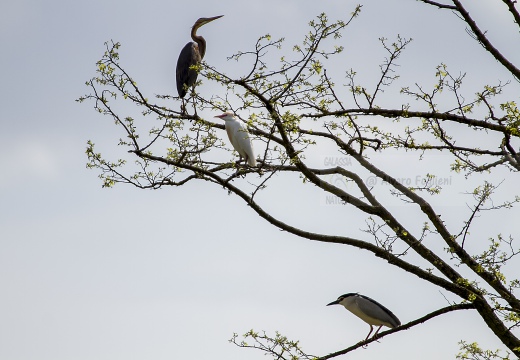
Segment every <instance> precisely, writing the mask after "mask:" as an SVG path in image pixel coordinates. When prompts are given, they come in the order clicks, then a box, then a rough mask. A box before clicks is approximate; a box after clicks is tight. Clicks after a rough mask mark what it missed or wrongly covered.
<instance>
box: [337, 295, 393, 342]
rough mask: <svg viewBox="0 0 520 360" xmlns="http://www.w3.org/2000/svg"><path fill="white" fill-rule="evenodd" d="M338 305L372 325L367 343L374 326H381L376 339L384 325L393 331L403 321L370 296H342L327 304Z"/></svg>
mask: <svg viewBox="0 0 520 360" xmlns="http://www.w3.org/2000/svg"><path fill="white" fill-rule="evenodd" d="M337 304H339V305H343V306H344V307H345V308H346V309H347V310H348V311H350V312H351V313H353V314H354V315H356V316H357V317H358V318H360V319H361V320H363V321H364V322H366V323H367V324H368V325H370V332H369V333H368V335H367V337H366V339H365V341H366V340H367V339H368V337H369V336H370V334H372V331H373V330H374V329H373V327H372V325H375V326H379V327H378V328H377V330H376V333H375V334H374V337H375V336H376V335H377V333H378V332H379V330H380V329H381V327H382V326H383V325H384V326H387V327H389V328H392V329H393V328H395V327H397V326H399V325H401V321H399V319H398V318H397V316H395V315H394V314H393V313H392V312H391V311H390V310H388V309H387V308H386V307H384V306H383V305H381V304H380V303H378V302H377V301H375V300H373V299H371V298H369V297H368V296H364V295H360V294H354V293H349V294H345V295H341V296H340V297H339V298H338V299H337V300H336V301H333V302H331V303H330V304H327V306H329V305H337Z"/></svg>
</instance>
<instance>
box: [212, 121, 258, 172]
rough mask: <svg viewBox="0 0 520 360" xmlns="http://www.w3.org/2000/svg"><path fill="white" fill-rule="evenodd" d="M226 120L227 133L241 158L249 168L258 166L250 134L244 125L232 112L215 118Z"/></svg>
mask: <svg viewBox="0 0 520 360" xmlns="http://www.w3.org/2000/svg"><path fill="white" fill-rule="evenodd" d="M215 117H217V118H220V119H222V120H224V121H225V122H226V123H225V126H226V132H227V134H228V137H229V141H230V142H231V145H233V148H235V150H236V151H237V152H238V154H239V155H240V158H244V159H245V161H246V162H247V163H248V164H249V166H256V159H255V153H254V151H253V143H252V142H251V138H250V135H249V132H248V131H247V128H246V126H245V124H244V123H242V122H241V121H239V120H237V119H236V118H235V116H234V115H233V114H232V113H230V112H225V113H223V114H222V115H217V116H215Z"/></svg>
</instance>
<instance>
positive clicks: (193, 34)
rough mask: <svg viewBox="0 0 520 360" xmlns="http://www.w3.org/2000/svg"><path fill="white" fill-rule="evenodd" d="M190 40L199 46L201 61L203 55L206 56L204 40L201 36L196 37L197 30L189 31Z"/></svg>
mask: <svg viewBox="0 0 520 360" xmlns="http://www.w3.org/2000/svg"><path fill="white" fill-rule="evenodd" d="M191 38H192V39H193V41H195V42H196V43H197V45H198V46H199V54H200V58H201V59H202V58H203V57H204V54H206V40H204V38H203V37H202V36H198V35H197V28H192V29H191Z"/></svg>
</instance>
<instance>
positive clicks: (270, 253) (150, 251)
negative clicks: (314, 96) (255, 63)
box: [0, 0, 520, 360]
mask: <svg viewBox="0 0 520 360" xmlns="http://www.w3.org/2000/svg"><path fill="white" fill-rule="evenodd" d="M362 3H363V5H364V7H363V10H362V12H361V15H360V17H359V18H358V19H356V20H355V21H354V23H353V24H352V26H350V27H349V28H347V30H346V32H345V35H344V37H343V38H342V41H344V46H345V48H346V50H345V52H344V54H343V56H344V62H343V63H340V64H338V68H337V69H335V70H337V71H338V74H340V75H341V74H342V72H343V71H344V70H346V69H349V68H354V69H356V70H357V71H358V73H359V77H360V79H365V80H366V81H368V80H370V79H373V78H375V77H376V76H377V72H378V67H377V65H378V64H379V63H380V61H381V59H382V58H383V56H384V52H383V50H382V49H381V47H380V46H378V38H379V37H381V36H385V37H388V38H390V39H394V38H395V36H396V35H397V34H401V36H404V37H412V38H414V42H413V43H412V44H411V45H410V46H409V50H408V51H407V52H405V53H404V55H403V57H402V58H401V60H400V62H399V63H400V64H401V68H400V71H401V73H402V75H403V77H402V79H400V80H399V83H398V86H405V85H407V84H408V85H410V86H413V84H414V83H415V82H420V83H423V84H426V85H428V84H430V85H432V84H433V83H434V79H433V74H434V73H435V66H436V65H438V64H440V63H441V62H444V63H446V64H448V66H449V68H450V69H451V70H452V71H453V72H454V73H459V72H467V84H468V85H467V87H466V95H467V97H471V96H473V94H474V92H476V91H477V90H478V89H477V88H475V86H478V87H482V86H483V85H484V84H487V83H492V82H493V83H494V82H496V80H503V81H504V80H507V79H508V74H507V73H506V72H505V71H503V70H502V69H501V68H500V67H498V66H497V64H496V62H495V61H494V60H492V59H491V58H490V56H489V55H488V54H486V53H485V52H484V51H483V50H482V48H481V47H480V45H478V44H477V43H476V42H474V41H472V40H471V39H470V38H469V36H468V35H467V34H466V32H465V31H464V28H465V25H464V24H463V23H462V22H461V21H460V20H459V19H458V18H457V17H456V16H455V15H453V14H451V13H450V12H449V11H441V10H436V9H435V8H432V7H428V6H426V5H424V4H420V3H418V2H416V1H412V0H391V1H384V2H380V1H364V2H362ZM188 4H190V5H188ZM194 4H196V5H194ZM355 5H356V2H352V1H309V0H305V1H299V0H292V1H279V0H276V1H263V2H246V1H236V0H235V1H231V0H229V1H226V0H222V1H218V2H215V1H207V0H204V1H199V2H196V3H193V2H192V3H189V2H187V1H186V2H176V1H158V0H151V1H147V2H143V1H121V0H117V1H99V0H95V1H89V2H85V1H82V2H80V1H65V0H50V1H45V2H41V1H35V0H17V1H10V2H9V3H5V4H3V5H2V7H1V11H0V44H1V46H2V56H0V73H1V78H2V87H1V89H0V99H1V104H2V106H1V108H0V140H1V144H2V145H3V151H2V154H1V155H0V168H1V169H2V176H1V177H0V204H1V205H0V289H1V296H0V358H2V359H10V360H29V359H38V360H62V359H63V360H65V359H67V360H69V359H74V360H81V359H96V360H103V359H106V360H118V359H125V360H127V359H154V360H160V359H172V358H175V359H177V358H214V359H239V358H240V359H244V358H251V359H255V358H258V359H260V358H264V357H261V356H262V355H261V353H259V352H258V353H255V352H253V351H248V350H240V349H238V348H236V347H234V346H233V345H231V344H229V343H228V342H227V340H228V339H229V338H230V337H231V336H232V334H233V332H238V333H244V332H246V331H248V330H249V329H251V328H254V329H256V330H266V331H267V332H269V333H271V334H274V331H275V330H278V331H280V332H281V333H283V334H284V335H287V336H288V337H290V338H292V339H300V340H301V345H302V347H303V348H304V350H306V351H307V352H309V353H312V354H315V355H325V354H327V353H329V352H333V351H337V350H340V349H343V348H345V347H347V346H349V345H352V344H353V343H355V342H357V341H359V340H361V339H363V338H364V336H365V335H366V333H367V332H368V326H367V325H366V324H365V323H363V322H362V321H361V320H359V319H357V318H355V317H354V316H353V315H352V314H350V313H348V312H347V311H346V310H344V309H340V308H339V307H338V308H330V307H329V308H327V307H325V305H326V304H327V303H329V302H330V301H332V300H334V299H336V298H337V296H338V295H340V294H343V293H347V292H360V293H362V294H365V295H368V296H370V297H373V298H375V299H376V300H378V301H380V302H381V303H383V304H384V305H386V306H387V307H389V308H390V309H391V310H392V311H394V313H395V314H396V315H397V316H398V317H399V318H400V319H401V321H402V322H403V323H404V322H407V321H410V320H412V319H414V318H416V317H419V316H422V315H424V314H425V313H427V312H429V311H432V310H435V309H436V308H437V307H441V306H445V305H446V302H445V299H444V297H443V294H441V293H440V292H439V291H438V290H437V289H435V288H433V287H432V286H427V285H424V284H422V282H421V281H419V280H418V279H417V278H415V277H414V276H411V275H408V274H403V273H402V271H399V270H397V269H396V268H393V267H390V266H388V265H386V263H384V262H383V261H382V260H380V259H377V258H375V257H374V256H372V255H371V254H369V253H367V252H362V251H360V250H357V249H352V248H348V247H345V246H339V245H338V246H334V245H325V244H320V243H311V242H309V241H306V240H302V239H298V238H295V237H294V236H291V235H289V234H287V233H284V232H280V231H278V230H276V229H274V228H273V227H272V226H270V225H269V224H267V223H266V222H265V221H263V220H262V219H260V218H258V217H257V216H256V215H255V214H254V213H253V212H252V211H251V210H250V209H249V208H248V207H247V206H246V205H245V204H244V203H243V202H241V201H240V200H239V199H238V198H236V197H234V196H228V194H227V193H226V192H225V191H222V190H221V189H219V188H217V187H215V186H210V185H208V184H205V183H196V184H190V185H189V186H186V187H182V188H179V189H164V190H161V191H142V190H137V189H135V188H133V187H130V186H123V185H119V186H116V187H115V188H114V189H111V190H107V189H101V182H100V181H99V179H98V178H97V175H98V173H96V172H95V171H89V170H87V169H86V168H85V163H86V156H85V154H84V152H85V148H86V141H87V140H88V139H91V140H93V141H94V142H95V143H96V144H99V146H100V147H103V146H105V147H106V148H111V144H112V143H114V141H116V140H117V139H118V137H119V133H118V132H117V129H116V128H115V127H114V126H113V122H112V121H111V120H109V119H108V118H103V117H101V116H98V115H97V114H96V113H95V111H94V110H93V109H92V106H91V104H81V105H80V104H77V103H75V102H74V100H75V99H76V98H78V97H79V96H81V95H83V94H84V93H85V92H87V91H88V89H87V87H86V86H85V85H84V82H85V81H86V80H88V79H89V78H91V77H92V76H93V75H94V73H95V69H96V68H95V62H96V61H97V60H98V59H99V58H100V56H101V55H102V53H103V52H104V50H105V48H104V45H103V43H104V42H105V41H108V40H110V39H113V40H114V41H119V42H121V43H122V48H121V63H122V64H123V65H124V67H125V68H126V70H128V71H129V72H130V74H131V75H132V76H133V78H134V79H135V80H137V82H138V83H139V84H140V86H141V88H142V89H143V90H145V91H146V92H147V93H149V94H150V95H153V94H156V93H159V94H166V93H170V94H175V83H174V78H175V73H174V70H175V63H176V60H177V56H178V54H179V52H180V49H181V48H182V47H183V46H184V44H185V43H186V42H187V41H189V29H190V27H191V25H192V24H193V22H194V21H195V20H196V19H197V18H198V17H201V16H215V15H221V14H224V15H225V17H224V18H222V19H220V20H218V22H214V23H211V24H210V25H207V27H204V28H202V30H201V31H200V34H202V35H203V36H204V37H205V38H206V40H207V41H208V50H207V54H206V58H205V60H206V61H207V62H208V63H210V64H211V65H213V66H216V67H217V68H219V69H221V70H222V71H225V72H227V73H230V74H240V71H241V70H243V68H241V67H239V66H238V67H237V64H236V63H235V62H234V61H226V57H227V56H230V55H231V54H233V53H234V52H236V51H238V50H248V49H251V48H252V46H253V44H254V42H255V41H256V39H257V38H258V37H259V36H261V35H264V34H266V33H270V34H271V35H272V36H273V37H274V38H278V37H285V38H286V39H287V40H286V43H285V46H286V49H287V51H288V52H289V51H290V49H291V47H292V45H293V44H296V43H298V42H299V41H300V40H301V39H302V37H303V34H305V32H306V31H307V30H308V28H307V24H308V22H309V21H310V20H311V19H313V18H314V17H315V16H316V15H318V14H319V13H321V12H325V13H327V14H328V15H329V18H330V19H331V20H336V19H345V20H346V19H348V17H349V15H350V13H351V12H352V11H353V10H354V7H355ZM470 10H471V11H472V14H475V16H476V17H477V18H478V19H479V20H481V21H482V24H483V25H482V27H483V29H485V30H489V35H490V37H491V38H492V39H494V40H496V41H497V44H498V45H499V46H500V49H501V50H503V52H504V53H505V54H507V55H509V56H510V57H511V58H512V59H513V60H515V61H516V62H517V63H518V62H519V61H520V54H519V52H518V46H512V45H511V44H512V43H515V44H518V34H517V33H516V32H514V30H513V31H509V30H510V29H511V28H510V27H508V26H507V24H508V22H510V21H511V19H510V17H509V14H508V13H507V11H506V10H504V6H503V5H502V4H501V2H498V1H497V2H495V3H494V4H493V5H489V6H488V7H486V8H484V7H482V5H478V6H477V5H475V8H474V9H473V8H472V9H470ZM499 10H500V11H499ZM337 81H338V82H341V78H338V80H337ZM200 90H201V91H204V92H205V93H206V94H210V93H211V91H212V90H214V88H213V87H212V86H210V85H208V86H206V87H205V88H203V89H200ZM518 90H519V87H518V84H512V85H511V86H510V90H509V91H511V93H512V94H516V99H515V98H509V99H514V100H517V101H518V95H517V94H518ZM388 101H389V102H390V103H392V98H389V100H388ZM399 104H400V102H399ZM201 115H204V116H207V117H210V116H214V115H215V114H212V113H210V112H208V113H205V114H201ZM328 155H329V153H328V150H327V149H324V150H323V152H322V153H320V154H316V158H315V159H313V161H316V162H320V161H323V160H322V159H323V157H325V156H328ZM440 158H442V157H440ZM311 160H312V159H311ZM443 160H446V158H443ZM376 161H380V162H381V163H383V164H385V163H388V164H390V163H392V165H393V166H394V168H395V163H396V161H395V159H393V158H392V157H390V158H379V159H378V160H376ZM398 161H401V162H402V159H400V160H398ZM421 166H423V168H413V169H409V168H408V167H406V166H402V169H400V170H399V171H402V173H403V176H402V177H403V178H412V177H415V176H418V175H419V176H420V175H423V174H425V173H426V172H428V171H429V170H431V167H432V165H431V164H428V163H424V164H421ZM434 168H435V169H437V170H436V171H438V172H439V173H440V175H442V176H446V177H449V176H451V175H453V176H454V177H456V175H455V174H450V173H449V171H447V170H446V168H440V167H438V168H437V167H435V166H434ZM398 169H399V167H398ZM482 179H484V177H473V178H472V179H470V181H469V182H465V180H464V179H461V178H460V177H456V178H454V180H453V186H452V187H448V188H447V189H446V191H447V193H448V194H453V196H449V197H447V198H442V199H440V200H439V201H438V202H436V201H437V200H434V204H436V205H438V206H442V205H444V206H443V207H442V208H440V209H441V210H442V211H443V213H444V214H445V215H443V219H445V220H446V221H447V222H449V223H450V222H451V223H452V224H453V226H455V225H456V224H457V226H458V227H460V221H461V219H463V217H462V215H461V214H462V213H463V212H464V211H467V208H466V205H465V202H466V201H469V199H467V200H464V198H463V197H462V196H461V192H463V191H465V190H471V189H468V188H464V186H465V184H477V183H478V182H479V181H481V180H482ZM493 179H494V180H496V181H497V182H498V181H499V180H501V179H506V180H505V181H504V183H503V185H502V189H503V191H504V193H505V194H506V193H507V192H508V189H509V190H511V189H513V188H515V186H516V185H515V184H517V183H518V180H519V179H518V174H510V173H508V172H505V171H504V172H499V173H498V174H496V175H494V178H493ZM291 180H292V181H291ZM294 181H296V182H300V180H299V179H298V178H297V177H294V178H293V179H279V180H278V182H277V184H278V186H277V187H275V188H273V189H270V190H269V192H268V193H267V194H269V196H270V197H271V198H272V199H273V200H272V205H271V206H270V209H271V210H272V211H273V212H274V213H275V214H276V215H277V216H279V217H280V218H281V219H282V220H284V221H286V222H288V223H291V224H293V225H296V226H302V227H304V228H305V229H308V230H311V231H318V232H324V233H330V234H334V233H336V234H342V235H357V236H360V237H363V236H365V235H363V234H362V233H361V231H359V229H360V228H361V226H362V224H363V221H364V220H363V219H364V217H363V216H361V215H360V214H358V213H357V212H356V211H355V210H354V209H353V208H351V207H341V206H325V205H323V204H322V203H320V201H321V200H322V199H321V198H320V193H319V192H318V191H317V190H316V189H314V188H312V187H310V186H308V187H294V186H293V185H292V183H293V182H294ZM457 196H458V197H457ZM389 201H392V200H389ZM393 206H395V207H396V208H398V207H399V204H398V203H395V204H393ZM400 211H402V212H401V214H403V215H406V216H408V214H407V213H406V212H405V211H407V210H404V209H400ZM518 215H519V212H518V209H513V210H511V211H507V212H506V211H504V212H501V213H500V214H497V216H500V217H490V218H489V219H488V218H486V219H483V222H484V223H483V224H481V225H480V226H479V227H477V228H476V229H475V230H474V231H481V232H482V238H487V237H488V236H492V235H495V233H496V231H502V233H503V234H505V235H506V234H509V233H512V232H513V231H514V227H513V224H514V223H515V221H517V219H518ZM413 216H414V213H413V212H410V214H409V218H407V220H404V221H405V222H406V223H409V224H414V221H415V220H414V218H413ZM499 221H500V222H501V223H500V225H499V226H497V227H491V226H486V224H489V223H496V222H499ZM420 225H421V224H416V225H415V226H420ZM411 226H413V225H411ZM497 228H498V229H500V230H497ZM444 295H446V296H448V297H449V298H450V299H452V297H450V296H449V295H447V294H444ZM460 339H464V340H468V341H479V342H481V343H482V345H483V346H489V347H495V346H498V345H497V343H496V342H495V341H494V340H493V336H492V335H491V333H490V332H488V330H487V329H486V327H485V325H483V324H482V321H481V320H480V319H479V318H478V317H477V316H475V315H474V314H471V313H470V312H460V313H454V314H451V315H448V316H445V317H442V318H438V319H435V320H433V321H431V322H429V323H427V324H424V325H421V326H418V327H416V328H414V329H413V330H409V331H406V332H401V333H399V334H396V335H394V336H390V337H387V338H385V339H383V340H382V341H381V342H380V343H379V344H374V345H372V346H370V347H369V348H368V349H365V350H363V349H362V350H359V351H356V352H355V353H354V354H352V355H350V357H349V358H352V359H369V358H400V359H417V358H421V359H439V358H447V357H453V355H454V354H455V353H456V352H457V349H458V348H457V341H458V340H460Z"/></svg>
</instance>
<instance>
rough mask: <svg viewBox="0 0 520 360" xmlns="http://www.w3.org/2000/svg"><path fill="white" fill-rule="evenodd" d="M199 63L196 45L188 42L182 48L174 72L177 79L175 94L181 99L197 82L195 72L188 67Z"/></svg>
mask: <svg viewBox="0 0 520 360" xmlns="http://www.w3.org/2000/svg"><path fill="white" fill-rule="evenodd" d="M199 62H200V55H199V53H198V48H197V44H195V43H194V42H189V43H187V44H186V46H184V48H183V49H182V51H181V54H180V55H179V59H178V60H177V69H176V72H175V75H176V79H177V92H178V93H179V96H180V97H181V98H183V97H184V96H186V93H187V91H188V89H189V88H190V87H192V86H193V84H195V82H196V81H197V75H198V74H197V71H196V70H193V69H190V66H192V65H197V64H198V63H199Z"/></svg>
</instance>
